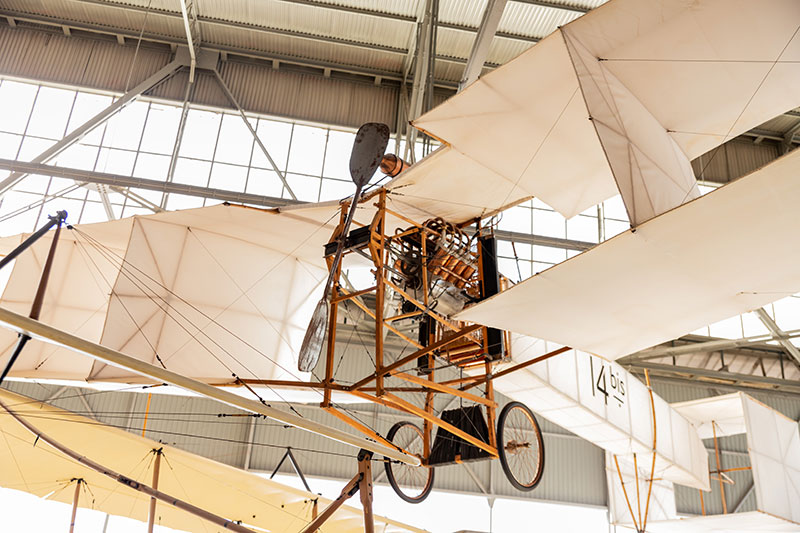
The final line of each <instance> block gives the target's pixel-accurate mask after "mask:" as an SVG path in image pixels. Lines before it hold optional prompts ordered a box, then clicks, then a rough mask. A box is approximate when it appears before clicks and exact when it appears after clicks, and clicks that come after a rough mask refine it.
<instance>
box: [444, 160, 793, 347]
mask: <svg viewBox="0 0 800 533" xmlns="http://www.w3.org/2000/svg"><path fill="white" fill-rule="evenodd" d="M798 174H800V150H797V151H794V152H791V153H789V154H788V155H786V156H784V157H782V158H780V159H778V160H776V161H774V162H772V163H770V164H769V165H767V166H765V167H763V168H761V169H759V170H757V171H755V172H753V173H751V174H750V175H748V176H746V177H744V178H741V179H739V180H738V181H736V182H734V183H731V184H730V185H726V186H725V187H721V188H720V189H718V190H716V191H713V192H711V193H709V194H707V195H706V196H703V197H701V198H698V199H697V200H694V201H693V202H690V203H688V204H686V205H683V206H681V207H679V208H677V209H674V210H672V211H670V212H668V213H665V214H663V215H661V216H659V217H656V218H654V219H652V220H650V221H648V222H646V223H645V224H642V225H641V226H639V228H637V229H636V230H633V231H627V232H625V233H622V234H620V235H618V236H616V237H614V238H613V239H611V240H609V241H607V242H605V243H603V244H601V245H599V246H597V247H595V248H593V249H591V250H589V251H587V252H585V253H582V254H580V255H578V256H575V257H573V258H571V259H568V260H567V261H565V262H564V263H561V264H559V265H556V266H554V267H552V268H550V269H548V270H545V271H544V272H542V273H540V274H538V275H536V276H533V277H532V278H529V279H528V280H526V281H524V282H522V283H520V284H519V285H516V286H515V287H512V288H511V289H509V290H507V291H505V292H502V293H500V294H498V295H497V296H494V297H492V298H490V299H488V300H486V301H484V302H481V303H479V304H477V305H475V306H473V307H471V308H469V309H466V310H465V311H462V312H461V313H459V314H458V315H456V318H458V319H461V320H468V321H471V322H478V323H481V324H485V325H488V326H493V327H498V328H501V329H507V330H512V331H516V332H518V333H524V334H526V335H531V336H533V337H539V338H543V339H547V340H551V341H554V342H558V343H560V344H565V345H567V346H572V347H574V348H578V349H581V350H584V351H587V352H590V353H596V354H599V355H602V356H603V357H607V358H611V359H616V358H619V357H622V356H624V355H627V354H630V353H632V352H635V351H637V350H640V349H643V348H647V347H649V346H652V345H654V344H658V343H660V342H664V341H668V340H670V339H674V338H676V337H679V336H681V335H684V334H686V333H688V332H690V331H693V330H695V329H697V328H699V327H702V326H705V325H707V324H710V323H713V322H716V321H718V320H722V319H725V318H728V317H730V316H734V315H737V314H740V313H743V312H746V311H750V310H752V309H755V308H757V307H760V306H762V305H765V304H767V303H769V302H772V301H775V300H777V299H779V298H782V297H784V296H788V295H791V294H794V293H796V292H798V291H800V276H798V271H797V265H798V262H799V261H800V247H797V246H791V245H787V243H791V242H794V240H795V239H796V237H797V235H798V234H799V233H800V213H798V211H797V209H796V205H797V202H798V201H800V187H798V186H797V176H798ZM776 250H779V253H776Z"/></svg>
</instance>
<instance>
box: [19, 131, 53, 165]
mask: <svg viewBox="0 0 800 533" xmlns="http://www.w3.org/2000/svg"><path fill="white" fill-rule="evenodd" d="M55 143H56V141H52V140H49V139H39V138H38V137H25V138H24V139H23V140H22V148H20V150H19V159H20V160H22V161H30V160H31V159H33V158H34V157H36V156H37V155H39V154H41V153H42V152H44V151H45V150H47V149H48V148H50V147H51V146H53V145H54V144H55Z"/></svg>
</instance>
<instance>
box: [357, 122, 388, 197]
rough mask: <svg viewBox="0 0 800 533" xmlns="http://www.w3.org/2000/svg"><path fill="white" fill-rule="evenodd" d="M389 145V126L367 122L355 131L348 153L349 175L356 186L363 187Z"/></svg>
mask: <svg viewBox="0 0 800 533" xmlns="http://www.w3.org/2000/svg"><path fill="white" fill-rule="evenodd" d="M388 145H389V126H387V125H386V124H379V123H377V122H367V123H366V124H364V125H363V126H361V127H360V128H358V133H356V140H355V141H354V142H353V151H352V152H351V153H350V177H351V178H352V179H353V183H355V184H356V186H358V187H363V186H364V185H366V184H367V183H368V182H369V179H370V178H371V177H372V175H373V174H375V171H376V170H377V169H378V165H380V164H381V158H382V157H383V154H385V153H386V147H387V146H388Z"/></svg>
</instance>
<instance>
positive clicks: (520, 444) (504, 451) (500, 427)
mask: <svg viewBox="0 0 800 533" xmlns="http://www.w3.org/2000/svg"><path fill="white" fill-rule="evenodd" d="M497 451H498V454H499V456H500V464H501V465H502V466H503V472H505V474H506V477H507V478H508V480H509V481H510V482H511V484H512V485H514V486H515V487H516V488H517V489H519V490H521V491H530V490H533V489H534V488H535V487H536V485H538V484H539V481H541V480H542V474H543V473H544V442H543V440H542V432H541V431H540V430H539V424H538V423H537V422H536V417H535V416H533V412H532V411H531V410H530V409H528V408H527V407H526V406H525V405H524V404H522V403H520V402H511V403H509V404H508V405H506V406H505V407H503V410H502V411H501V412H500V417H499V418H498V420H497Z"/></svg>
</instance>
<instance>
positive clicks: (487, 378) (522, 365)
mask: <svg viewBox="0 0 800 533" xmlns="http://www.w3.org/2000/svg"><path fill="white" fill-rule="evenodd" d="M480 327H482V326H478V328H480ZM476 329H477V328H476ZM571 349H572V348H570V347H569V346H563V347H561V348H559V349H557V350H553V351H552V352H548V353H546V354H544V355H540V356H539V357H534V358H533V359H531V360H529V361H525V362H523V363H518V364H516V365H514V366H512V367H509V368H506V369H505V370H502V371H500V372H498V373H497V374H491V375H486V376H485V377H482V378H479V379H477V380H475V382H474V383H470V384H468V385H464V386H463V387H462V388H461V390H469V389H471V388H472V387H477V386H478V385H483V384H484V383H486V382H487V381H490V380H493V379H498V378H501V377H503V376H505V375H507V374H510V373H511V372H516V371H517V370H520V369H523V368H526V367H529V366H531V365H533V364H536V363H538V362H539V361H544V360H545V359H550V358H551V357H555V356H556V355H559V354H562V353H564V352H566V351H568V350H571ZM469 379H470V380H472V378H469Z"/></svg>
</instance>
